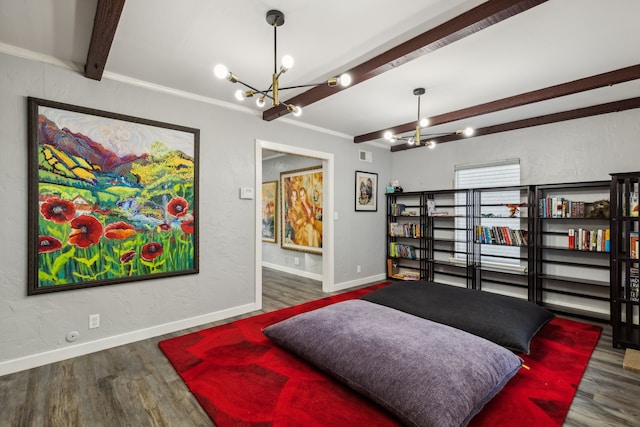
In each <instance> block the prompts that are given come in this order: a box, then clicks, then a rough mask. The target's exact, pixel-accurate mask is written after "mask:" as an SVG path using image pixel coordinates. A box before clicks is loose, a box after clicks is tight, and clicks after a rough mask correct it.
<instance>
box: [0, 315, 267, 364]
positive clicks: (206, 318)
mask: <svg viewBox="0 0 640 427" xmlns="http://www.w3.org/2000/svg"><path fill="white" fill-rule="evenodd" d="M260 308H261V307H258V306H257V304H256V303H251V304H245V305H241V306H238V307H233V308H229V309H226V310H221V311H216V312H214V313H208V314H204V315H201V316H195V317H190V318H188V319H182V320H177V321H175V322H169V323H164V324H162V325H157V326H153V327H150V328H145V329H138V330H135V331H132V332H127V333H125V334H121V335H115V336H111V337H107V338H102V339H99V340H95V341H89V342H85V343H81V344H77V345H73V346H70V347H65V348H60V349H56V350H50V351H45V352H42V353H38V354H33V355H30V356H25V357H21V358H18V359H12V360H7V361H4V362H0V376H2V375H8V374H12V373H14V372H19V371H24V370H26V369H31V368H35V367H38V366H42V365H47V364H49V363H55V362H60V361H63V360H66V359H70V358H72V357H78V356H84V355H85V354H90V353H95V352H97V351H101V350H106V349H108V348H112V347H117V346H119V345H124V344H131V343H133V342H136V341H141V340H145V339H149V338H153V337H157V336H160V335H164V334H169V333H172V332H177V331H181V330H184V329H189V328H193V327H196V326H201V325H205V324H207V323H211V322H217V321H219V320H223V319H228V318H230V317H233V316H239V315H241V314H245V313H249V312H252V311H256V310H260Z"/></svg>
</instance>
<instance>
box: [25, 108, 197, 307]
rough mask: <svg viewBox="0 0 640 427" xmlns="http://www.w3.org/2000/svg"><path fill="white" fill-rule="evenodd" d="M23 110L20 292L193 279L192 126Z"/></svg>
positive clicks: (86, 112) (87, 112) (81, 111)
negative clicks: (24, 216) (23, 288)
mask: <svg viewBox="0 0 640 427" xmlns="http://www.w3.org/2000/svg"><path fill="white" fill-rule="evenodd" d="M28 105H29V177H30V178H29V227H28V228H29V244H28V247H29V252H28V265H29V268H28V283H29V285H28V286H29V287H28V294H29V295H34V294H41V293H46V292H53V291H63V290H72V289H80V288H89V287H95V286H101V285H112V284H116V283H124V282H133V281H140V280H146V279H156V278H161V277H170V276H171V277H172V276H178V275H185V274H196V273H198V226H197V222H198V214H197V212H198V149H199V137H200V131H199V130H198V129H193V128H187V127H182V126H176V125H170V124H167V123H160V122H156V121H151V120H147V119H140V118H135V117H130V116H124V115H121V114H115V113H108V112H105V111H98V110H93V109H88V108H82V107H78V106H73V105H68V104H62V103H58V102H53V101H47V100H43V99H36V98H29V100H28Z"/></svg>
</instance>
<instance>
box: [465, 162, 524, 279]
mask: <svg viewBox="0 0 640 427" xmlns="http://www.w3.org/2000/svg"><path fill="white" fill-rule="evenodd" d="M518 185H520V161H519V160H507V161H504V162H496V163H490V164H481V165H468V166H456V167H455V187H456V188H490V187H507V186H518ZM520 201H521V200H520V191H517V190H516V191H487V192H483V193H482V204H483V205H498V206H491V207H488V208H483V210H482V211H481V212H480V213H481V214H485V215H486V214H491V215H492V216H493V217H486V218H484V217H483V218H482V219H481V220H480V224H481V225H483V226H489V227H491V226H494V225H496V226H497V225H500V226H507V227H510V228H513V229H518V228H520V222H519V219H517V218H509V208H508V207H507V206H500V205H504V204H509V203H512V204H517V203H520ZM456 203H457V204H460V203H458V202H457V201H456ZM459 209H460V211H459V212H458V211H457V212H456V214H459V215H460V217H459V218H456V228H457V229H462V230H459V231H456V245H455V246H456V258H462V257H464V255H463V254H460V253H464V252H465V249H466V245H467V241H466V239H467V238H466V234H465V231H464V229H465V228H466V221H471V219H470V218H467V217H466V212H464V208H459ZM489 210H490V211H489ZM519 258H520V248H518V247H516V246H498V245H493V246H491V245H482V253H481V260H480V261H481V262H482V263H498V264H503V265H510V266H511V265H520V260H519Z"/></svg>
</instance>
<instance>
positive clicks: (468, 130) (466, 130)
mask: <svg viewBox="0 0 640 427" xmlns="http://www.w3.org/2000/svg"><path fill="white" fill-rule="evenodd" d="M474 133H475V130H474V129H473V128H471V127H468V128H464V130H463V131H462V134H463V135H464V136H471V135H473V134H474Z"/></svg>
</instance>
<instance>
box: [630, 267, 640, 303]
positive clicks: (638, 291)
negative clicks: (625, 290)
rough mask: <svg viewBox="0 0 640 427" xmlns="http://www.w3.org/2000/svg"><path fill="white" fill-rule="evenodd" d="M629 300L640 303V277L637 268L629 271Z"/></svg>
mask: <svg viewBox="0 0 640 427" xmlns="http://www.w3.org/2000/svg"><path fill="white" fill-rule="evenodd" d="M629 300H631V301H640V275H639V274H638V268H637V267H631V268H630V269H629Z"/></svg>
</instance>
